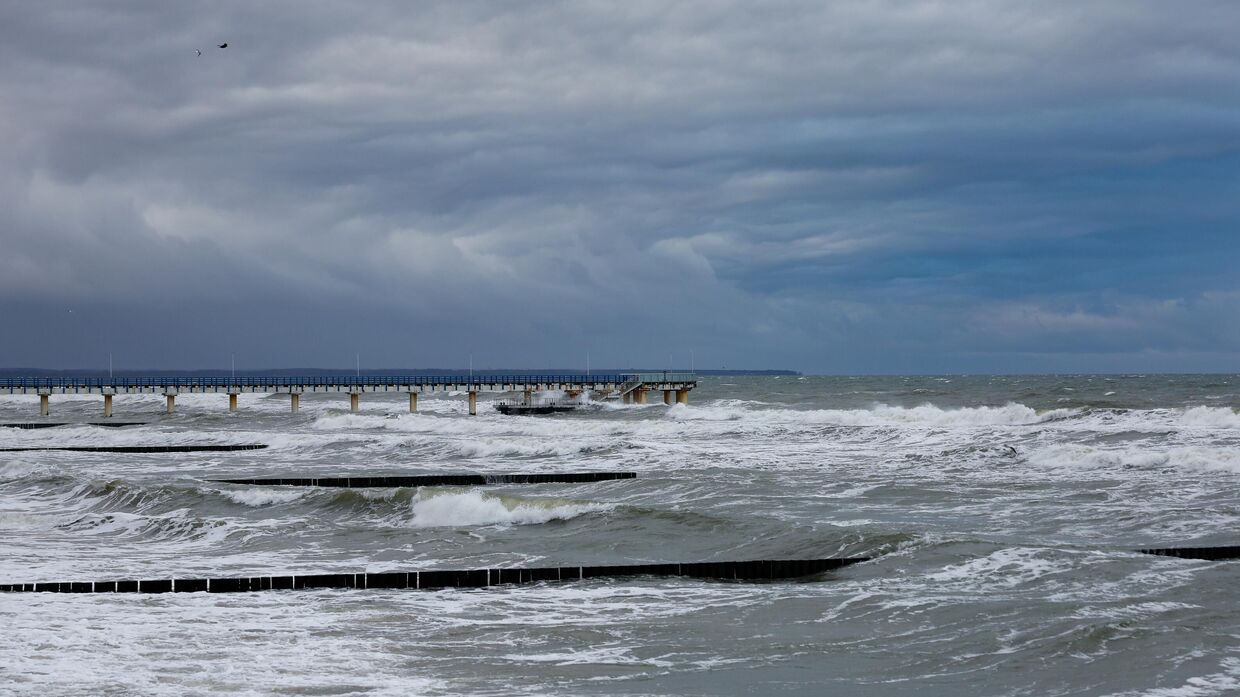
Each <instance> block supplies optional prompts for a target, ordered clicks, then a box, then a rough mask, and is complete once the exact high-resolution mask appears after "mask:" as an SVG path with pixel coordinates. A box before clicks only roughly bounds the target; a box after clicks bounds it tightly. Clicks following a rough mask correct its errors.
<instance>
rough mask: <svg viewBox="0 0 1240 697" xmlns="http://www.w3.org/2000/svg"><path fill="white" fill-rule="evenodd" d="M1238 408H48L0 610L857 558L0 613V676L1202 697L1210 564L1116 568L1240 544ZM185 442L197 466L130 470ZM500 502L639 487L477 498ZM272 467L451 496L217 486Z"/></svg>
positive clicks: (1005, 393)
mask: <svg viewBox="0 0 1240 697" xmlns="http://www.w3.org/2000/svg"><path fill="white" fill-rule="evenodd" d="M1237 385H1240V378H1237V377H1234V376H1132V377H1123V376H1095V377H1006V378H960V377H943V378H795V377H786V376H781V377H777V378H776V377H764V378H737V377H722V378H703V379H702V380H701V382H700V383H699V385H698V388H697V389H696V390H695V391H694V393H693V400H692V403H691V404H689V405H676V406H671V407H668V406H664V405H663V404H649V405H612V404H608V405H604V406H603V407H602V408H600V409H597V410H589V411H583V412H580V413H573V414H565V415H558V416H553V417H547V418H540V417H529V418H510V417H504V416H502V415H499V414H497V413H495V412H494V411H493V410H491V409H489V404H488V402H487V401H486V400H482V401H480V402H479V404H478V411H479V415H478V416H477V417H473V418H470V417H468V416H467V411H468V402H467V399H466V396H465V395H463V394H446V395H444V396H442V397H436V398H426V399H423V400H422V401H421V402H420V403H419V412H418V413H416V414H411V413H408V404H407V403H406V400H404V399H402V398H401V396H399V395H397V396H395V397H391V398H387V397H384V396H382V395H374V396H368V398H367V399H366V400H364V401H363V402H362V404H361V412H360V413H358V414H350V413H348V405H347V404H344V405H342V404H340V400H339V399H330V398H324V399H317V398H316V397H315V396H314V395H307V396H305V397H304V398H303V399H302V402H301V411H300V412H299V413H298V414H296V415H293V414H290V413H289V409H288V402H287V400H286V399H280V398H278V397H276V398H267V397H258V396H255V397H252V398H248V399H245V400H242V403H241V405H240V410H239V411H238V412H236V413H228V412H227V402H226V399H227V396H226V395H181V396H180V397H179V402H178V404H179V405H182V406H184V407H185V408H181V409H179V410H178V412H177V413H175V414H173V415H158V413H159V411H160V409H161V408H162V404H163V403H162V399H163V398H162V396H159V395H151V396H141V395H135V396H132V397H129V398H127V401H126V402H124V405H125V408H126V409H128V408H131V407H132V408H133V409H134V410H135V413H137V412H141V414H142V419H143V420H144V421H146V422H147V423H143V424H140V425H135V426H132V427H129V428H122V429H118V428H107V427H101V426H97V425H90V424H89V423H88V422H90V421H98V413H97V412H98V406H99V405H98V403H97V398H89V397H85V396H84V397H82V398H81V399H78V398H75V397H73V396H64V397H61V398H58V399H57V402H56V413H55V419H56V422H57V423H62V422H65V423H67V424H68V425H64V426H60V427H58V428H11V429H10V428H5V429H0V449H4V450H5V452H0V536H2V539H3V543H2V544H3V546H2V550H3V551H2V559H3V564H2V565H0V584H28V583H29V584H34V583H59V582H61V581H90V580H92V579H101V580H106V579H123V578H151V579H163V578H168V579H172V578H176V579H217V578H223V579H228V578H253V577H264V576H266V577H273V576H275V577H286V576H287V577H292V576H294V575H296V574H298V573H299V572H303V571H305V570H314V571H315V572H316V575H323V576H325V577H326V576H333V575H345V574H358V573H365V574H367V575H370V574H401V573H407V572H408V571H409V570H411V569H499V568H516V567H526V568H559V567H570V566H577V567H580V566H594V567H605V566H617V565H619V566H639V565H643V564H655V563H659V562H666V561H667V560H679V561H683V562H701V563H710V562H721V561H725V560H732V559H825V558H832V557H840V558H844V557H849V558H851V557H873V558H874V560H873V561H871V562H869V563H866V564H860V565H853V566H848V567H845V568H840V569H838V570H836V571H832V572H831V574H830V577H829V580H827V581H825V582H811V583H802V582H778V583H765V584H756V585H749V584H729V583H708V582H702V581H700V580H695V579H693V578H683V577H655V576H632V577H626V578H624V579H614V578H593V579H581V580H577V581H574V582H573V583H569V584H550V585H546V584H540V585H537V586H530V585H520V584H516V585H511V586H494V587H490V588H486V589H478V590H470V589H464V588H454V589H449V590H445V591H443V592H437V593H408V592H401V591H399V590H396V589H391V590H383V589H375V588H370V589H368V590H367V592H366V593H341V592H334V591H331V590H327V589H323V590H306V591H305V592H304V593H298V594H280V593H254V594H250V593H243V594H231V593H230V594H226V595H218V594H211V593H174V594H167V595H164V594H158V595H142V594H127V593H107V594H93V593H92V594H75V593H55V594H50V593H36V594H25V593H19V594H0V624H3V625H4V626H6V627H8V628H9V629H8V630H7V631H6V632H4V633H0V666H4V670H5V680H6V681H7V682H8V683H9V684H12V685H15V686H16V687H15V688H13V689H16V690H18V691H29V692H34V691H41V692H44V693H51V694H69V693H82V692H117V693H124V692H126V691H129V692H138V693H143V694H170V695H171V694H182V693H185V692H194V693H200V694H230V693H235V692H237V691H244V690H247V689H251V686H252V685H256V684H258V685H263V686H264V689H266V690H272V691H276V690H282V691H285V692H293V693H296V692H298V691H304V690H307V689H310V687H314V688H315V689H322V690H326V691H329V692H333V693H336V694H405V693H410V692H414V693H419V692H420V693H432V694H476V693H493V694H498V693H504V694H507V693H537V694H566V695H567V694H635V693H640V694H669V693H689V694H753V693H772V694H806V695H809V694H823V693H832V692H835V693H842V694H862V695H866V694H874V695H879V694H884V695H885V694H913V693H917V694H978V693H980V694H1039V695H1042V694H1047V695H1054V694H1063V695H1068V694H1117V695H1138V694H1192V695H1211V694H1220V695H1221V694H1226V693H1227V691H1228V690H1229V689H1230V688H1229V687H1228V686H1229V685H1235V684H1240V662H1238V661H1240V640H1237V639H1235V637H1236V636H1240V611H1238V610H1237V609H1235V608H1236V603H1235V599H1236V598H1235V588H1236V587H1237V581H1238V580H1240V578H1238V576H1240V563H1237V562H1235V561H1227V560H1226V559H1225V558H1222V557H1218V556H1215V557H1210V556H1208V555H1205V554H1201V553H1192V552H1191V550H1190V551H1189V552H1183V553H1180V554H1165V555H1157V554H1141V553H1139V552H1138V550H1163V551H1166V550H1167V549H1168V548H1175V549H1177V550H1183V549H1185V548H1207V547H1217V546H1224V545H1234V544H1236V543H1237V542H1240V538H1238V537H1237V536H1238V535H1240V532H1237V531H1238V530H1240V526H1238V525H1237V523H1238V522H1240V415H1238V414H1237V411H1236V409H1237V407H1238V406H1240V389H1238V388H1237ZM35 400H37V397H29V396H27V397H4V398H0V421H3V422H10V423H28V422H30V421H31V418H30V414H31V413H32V412H35V413H37V401H35ZM118 418H125V415H124V414H123V413H118ZM187 444H195V445H199V446H204V445H205V446H219V447H214V448H213V450H210V451H196V452H171V451H165V452H162V453H160V452H143V451H141V450H137V448H152V447H163V448H174V447H181V446H185V445H187ZM249 445H263V446H266V447H265V448H263V449H261V450H244V449H236V448H237V447H239V446H249ZM53 447H61V448H63V447H71V448H76V450H48V449H47V448H53ZM87 448H89V450H86V449H87ZM104 448H106V449H108V450H101V449H104ZM118 449H120V450H118ZM514 472H518V473H520V472H527V473H533V472H538V473H548V474H552V475H554V474H557V473H560V474H563V475H569V474H572V473H602V472H623V473H634V474H636V476H635V477H633V478H623V479H614V480H608V481H603V482H596V481H566V482H549V481H548V482H539V481H534V482H529V483H520V484H518V483H517V482H506V481H503V480H496V479H487V478H488V477H494V476H498V475H509V474H511V473H514ZM289 473H295V474H297V475H298V477H302V478H305V479H313V480H320V481H322V480H330V479H339V478H344V479H353V478H359V479H363V478H373V477H380V478H381V477H441V476H446V475H455V474H468V475H469V476H470V479H469V480H468V481H464V482H462V483H460V484H456V483H452V482H446V483H445V484H443V485H433V486H420V487H419V486H409V485H401V486H399V487H386V488H357V489H355V488H337V487H324V486H321V485H320V486H314V487H290V486H278V487H271V486H263V485H259V484H256V483H247V484H236V483H231V484H230V483H223V482H219V481H214V480H219V479H230V480H240V479H244V480H265V481H271V480H274V479H279V478H280V477H281V476H283V475H286V474H289ZM475 477H477V478H482V481H483V482H484V483H485V485H483V486H467V485H466V484H474V483H477V481H478V480H477V479H474V478H475ZM393 481H396V480H393ZM416 481H418V480H410V482H411V483H413V482H416ZM424 481H433V480H424ZM406 578H407V577H406ZM354 584H355V585H356V580H355V581H354ZM224 662H228V665H233V666H242V667H243V668H242V669H240V670H234V671H225V670H216V669H215V668H218V667H219V666H221V665H223V664H224ZM1031 665H1033V666H1037V669H1036V670H1026V669H1025V668H1026V667H1028V666H1031ZM1159 691H1161V692H1159Z"/></svg>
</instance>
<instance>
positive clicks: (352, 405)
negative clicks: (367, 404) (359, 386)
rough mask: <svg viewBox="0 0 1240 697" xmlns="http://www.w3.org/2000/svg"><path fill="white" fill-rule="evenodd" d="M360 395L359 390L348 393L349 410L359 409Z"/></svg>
mask: <svg viewBox="0 0 1240 697" xmlns="http://www.w3.org/2000/svg"><path fill="white" fill-rule="evenodd" d="M361 402H362V395H361V393H360V392H350V393H349V411H351V412H353V413H355V414H356V413H357V412H358V411H359V410H361Z"/></svg>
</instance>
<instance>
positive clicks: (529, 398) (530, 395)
mask: <svg viewBox="0 0 1240 697" xmlns="http://www.w3.org/2000/svg"><path fill="white" fill-rule="evenodd" d="M525 403H526V404H533V403H534V390H526V391H525Z"/></svg>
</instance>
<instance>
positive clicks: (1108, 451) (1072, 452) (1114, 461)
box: [1025, 443, 1240, 473]
mask: <svg viewBox="0 0 1240 697" xmlns="http://www.w3.org/2000/svg"><path fill="white" fill-rule="evenodd" d="M1025 461H1026V462H1028V463H1029V464H1030V465H1031V466H1034V467H1038V468H1044V469H1050V470H1068V471H1071V470H1077V471H1090V470H1119V471H1121V472H1122V471H1124V470H1129V469H1137V470H1151V469H1162V468H1167V467H1175V468H1180V469H1186V470H1198V471H1217V472H1228V473H1240V450H1237V449H1236V448H1235V447H1234V446H1206V445H1201V446H1179V447H1170V448H1166V447H1164V448H1149V447H1097V446H1090V445H1082V444H1077V443H1063V444H1057V445H1052V446H1048V447H1045V448H1039V449H1035V450H1032V451H1030V452H1029V453H1027V454H1026V455H1025Z"/></svg>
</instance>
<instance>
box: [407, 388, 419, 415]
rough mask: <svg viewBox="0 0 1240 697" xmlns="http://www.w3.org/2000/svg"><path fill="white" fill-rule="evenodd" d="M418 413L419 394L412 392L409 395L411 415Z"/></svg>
mask: <svg viewBox="0 0 1240 697" xmlns="http://www.w3.org/2000/svg"><path fill="white" fill-rule="evenodd" d="M417 411H418V393H417V392H410V393H409V413H410V414H416V413H417Z"/></svg>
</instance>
